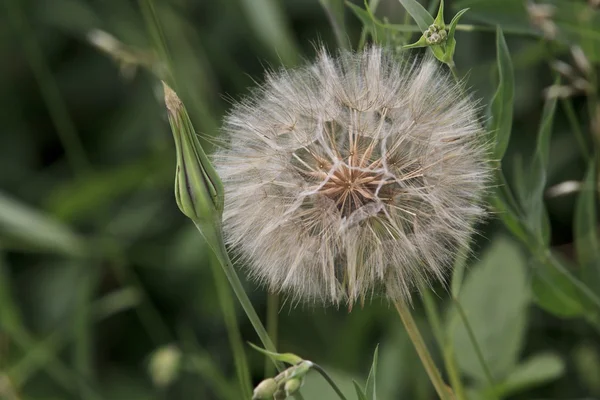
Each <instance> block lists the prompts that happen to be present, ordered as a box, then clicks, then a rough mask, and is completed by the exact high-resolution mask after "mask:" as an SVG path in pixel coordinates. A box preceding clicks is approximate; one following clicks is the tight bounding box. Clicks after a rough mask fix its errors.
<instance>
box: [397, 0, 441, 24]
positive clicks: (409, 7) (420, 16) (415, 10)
mask: <svg viewBox="0 0 600 400" xmlns="http://www.w3.org/2000/svg"><path fill="white" fill-rule="evenodd" d="M398 1H400V3H402V6H403V7H404V8H405V9H406V11H407V12H408V13H409V14H410V16H411V17H412V18H413V19H414V20H415V22H416V23H417V26H418V27H419V29H421V32H425V31H426V30H427V28H429V26H430V25H433V17H432V16H431V15H430V14H429V13H428V12H427V10H426V9H425V8H424V7H423V6H422V5H421V4H420V3H419V2H418V1H416V0H398Z"/></svg>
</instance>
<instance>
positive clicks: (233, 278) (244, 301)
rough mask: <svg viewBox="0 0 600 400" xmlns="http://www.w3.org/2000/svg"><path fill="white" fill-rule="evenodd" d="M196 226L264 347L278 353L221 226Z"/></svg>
mask: <svg viewBox="0 0 600 400" xmlns="http://www.w3.org/2000/svg"><path fill="white" fill-rule="evenodd" d="M194 224H195V225H196V228H197V229H198V231H199V232H200V234H201V235H202V236H203V237H204V239H205V240H206V243H207V244H208V246H209V247H210V248H211V250H212V251H213V252H214V254H215V256H216V257H217V260H218V261H219V263H220V264H221V267H222V268H223V272H224V273H225V276H226V277H227V280H228V281H229V284H230V285H231V288H232V289H233V292H234V293H235V295H236V297H237V299H238V301H239V302H240V305H241V306H242V309H243V310H244V312H245V313H246V316H247V317H248V319H249V320H250V323H251V324H252V327H253V328H254V331H255V332H256V334H257V335H258V337H259V339H260V341H261V343H262V345H263V347H264V348H265V349H266V350H268V351H270V352H273V353H276V352H277V349H276V348H275V345H274V344H273V342H272V341H271V338H270V337H269V334H268V332H267V330H266V329H265V327H264V325H263V323H262V321H261V320H260V318H259V317H258V314H257V313H256V310H255V309H254V307H253V306H252V302H251V301H250V298H249V297H248V295H247V294H246V291H245V290H244V286H243V285H242V282H241V281H240V278H239V277H238V275H237V273H236V272H235V268H234V267H233V264H232V262H231V259H230V258H229V254H228V253H227V248H226V247H225V243H224V242H223V239H222V233H221V230H220V227H219V224H218V223H214V224H212V225H208V224H206V225H204V224H201V223H200V222H197V221H194ZM216 246H218V247H216ZM274 363H275V367H276V368H277V370H278V371H279V372H283V371H284V370H285V366H284V365H283V363H281V362H279V361H274ZM294 397H295V398H296V399H297V400H302V399H303V398H302V395H301V394H300V393H299V392H297V393H295V394H294Z"/></svg>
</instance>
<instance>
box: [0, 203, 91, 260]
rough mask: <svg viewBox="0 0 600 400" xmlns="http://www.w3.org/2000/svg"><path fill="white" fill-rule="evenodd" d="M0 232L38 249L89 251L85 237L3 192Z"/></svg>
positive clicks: (79, 253) (75, 253)
mask: <svg viewBox="0 0 600 400" xmlns="http://www.w3.org/2000/svg"><path fill="white" fill-rule="evenodd" d="M0 235H1V236H2V237H8V238H9V239H12V240H16V241H18V242H20V243H24V244H25V245H27V246H29V247H32V248H34V249H36V250H44V251H49V252H53V253H59V254H64V255H68V256H75V257H79V256H82V255H84V254H85V252H86V247H87V246H86V244H85V242H84V240H83V239H82V238H81V237H80V236H78V235H77V234H76V233H74V232H73V231H71V230H70V229H69V228H68V227H67V226H65V225H62V224H61V223H60V222H59V221H56V220H55V219H53V218H52V217H51V216H48V215H45V214H44V213H42V212H40V211H37V210H35V209H33V208H31V207H29V206H26V205H25V204H22V203H20V202H18V201H16V200H13V199H11V198H9V197H7V196H5V195H3V194H2V193H0Z"/></svg>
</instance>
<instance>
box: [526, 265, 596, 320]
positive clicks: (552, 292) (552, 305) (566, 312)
mask: <svg viewBox="0 0 600 400" xmlns="http://www.w3.org/2000/svg"><path fill="white" fill-rule="evenodd" d="M550 262H551V261H548V262H545V263H543V262H541V261H539V260H535V261H534V268H533V271H534V275H533V280H532V282H531V288H532V291H533V295H534V300H535V302H536V303H537V304H538V305H539V306H540V307H542V308H543V309H545V310H546V311H548V312H550V313H552V314H554V315H556V316H559V317H578V316H581V315H583V314H584V312H585V309H586V305H585V298H584V296H583V295H582V294H581V290H580V288H579V287H578V286H577V285H576V284H575V283H574V282H573V280H574V279H575V278H572V279H569V277H568V276H567V275H565V274H562V273H560V271H559V270H558V269H557V268H555V267H552V266H551V265H549V264H550ZM556 262H557V263H560V261H559V260H558V259H556ZM563 269H564V270H566V268H564V267H563ZM580 284H581V283H580Z"/></svg>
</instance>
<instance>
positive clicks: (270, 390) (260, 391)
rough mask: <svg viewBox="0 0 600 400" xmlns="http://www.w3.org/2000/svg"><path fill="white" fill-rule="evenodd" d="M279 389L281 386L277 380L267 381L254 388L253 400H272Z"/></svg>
mask: <svg viewBox="0 0 600 400" xmlns="http://www.w3.org/2000/svg"><path fill="white" fill-rule="evenodd" d="M278 387H279V384H278V383H277V381H276V380H275V379H273V378H269V379H265V380H264V381H262V382H261V383H259V384H258V386H256V387H255V388H254V393H252V400H267V399H269V400H270V399H272V398H273V396H274V395H275V393H276V392H277V389H278Z"/></svg>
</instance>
